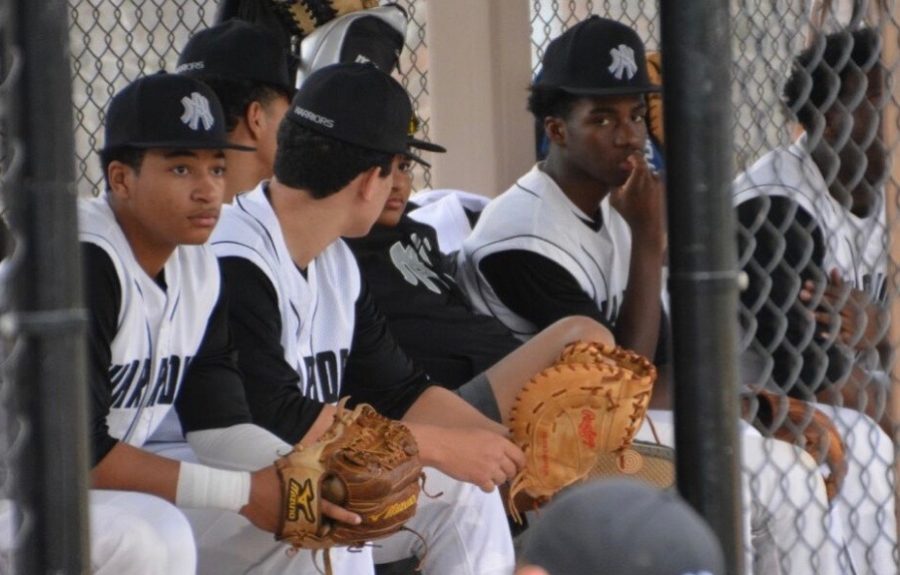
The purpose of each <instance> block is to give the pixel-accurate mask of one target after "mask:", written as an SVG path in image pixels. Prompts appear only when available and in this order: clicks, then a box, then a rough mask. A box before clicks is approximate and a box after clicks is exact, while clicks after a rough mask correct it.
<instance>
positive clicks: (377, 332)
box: [341, 280, 431, 419]
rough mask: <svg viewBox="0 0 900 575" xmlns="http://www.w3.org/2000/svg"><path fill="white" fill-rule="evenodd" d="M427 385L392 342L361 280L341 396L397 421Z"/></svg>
mask: <svg viewBox="0 0 900 575" xmlns="http://www.w3.org/2000/svg"><path fill="white" fill-rule="evenodd" d="M423 335H425V334H423ZM430 385H431V381H430V380H429V379H428V376H427V375H425V372H423V371H422V370H421V369H419V368H418V367H417V366H416V365H415V364H414V363H413V361H412V360H411V359H410V358H409V356H407V355H406V353H405V352H404V351H403V350H402V349H401V348H400V346H399V344H398V343H397V340H396V339H394V336H393V335H392V334H391V331H390V329H388V323H387V320H386V319H385V317H384V315H382V313H381V312H380V311H379V310H378V308H377V306H376V304H375V299H374V298H373V297H372V293H371V291H370V290H369V287H368V284H367V283H366V281H365V280H363V281H362V287H361V288H360V295H359V298H358V299H357V301H356V327H355V330H354V333H353V344H352V346H351V348H350V356H349V358H348V359H347V369H346V371H345V372H344V384H343V386H342V388H341V394H342V395H349V396H350V401H349V402H348V404H351V405H355V404H357V403H371V404H372V405H373V406H374V407H375V409H377V410H378V412H379V413H381V414H382V415H384V416H386V417H390V418H392V419H400V418H402V417H403V414H405V413H406V410H408V409H409V408H410V406H411V405H412V404H413V403H414V402H415V401H416V399H418V397H419V396H420V395H421V394H422V392H424V391H425V389H427V388H428V387H429V386H430Z"/></svg>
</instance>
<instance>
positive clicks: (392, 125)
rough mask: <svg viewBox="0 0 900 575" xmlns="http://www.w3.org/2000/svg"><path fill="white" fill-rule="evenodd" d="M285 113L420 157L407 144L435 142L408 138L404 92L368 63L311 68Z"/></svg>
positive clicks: (360, 142)
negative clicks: (312, 69) (411, 151)
mask: <svg viewBox="0 0 900 575" xmlns="http://www.w3.org/2000/svg"><path fill="white" fill-rule="evenodd" d="M285 118H286V119H287V120H288V121H291V122H294V123H296V124H299V125H301V126H303V127H304V128H307V129H309V130H312V131H313V132H317V133H319V134H322V135H325V136H329V137H332V138H334V139H336V140H340V141H342V142H346V143H348V144H354V145H356V146H360V147H363V148H367V149H370V150H375V151H378V152H386V153H389V154H402V155H405V156H409V157H410V158H412V159H413V160H415V161H417V162H422V163H424V161H423V160H422V159H421V158H419V157H418V156H416V155H415V154H412V153H410V151H409V146H413V147H418V148H421V149H429V148H425V147H424V146H423V144H427V145H428V146H429V147H430V148H432V149H434V148H439V147H440V146H437V145H436V144H429V143H427V142H422V141H421V140H413V138H412V137H411V134H410V126H411V124H412V121H411V118H413V109H412V103H411V102H410V101H409V95H408V94H407V93H406V90H404V89H403V86H401V85H400V83H399V82H397V80H395V79H394V78H392V77H391V76H390V75H388V74H386V73H384V72H382V71H381V70H379V69H378V68H376V67H375V66H374V65H372V64H360V63H355V62H351V63H346V64H332V65H330V66H325V67H323V68H320V69H318V70H316V71H315V72H313V73H312V74H310V75H309V76H308V77H307V78H306V79H305V80H304V81H303V84H302V85H301V86H300V89H299V90H297V94H296V95H294V99H293V101H292V102H291V107H290V109H289V110H288V112H287V114H286V115H285ZM413 141H415V143H416V145H414V144H413Z"/></svg>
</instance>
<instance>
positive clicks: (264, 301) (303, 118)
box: [212, 63, 524, 574]
mask: <svg viewBox="0 0 900 575" xmlns="http://www.w3.org/2000/svg"><path fill="white" fill-rule="evenodd" d="M360 94H365V95H366V97H365V98H360V97H359V95H360ZM411 117H412V107H411V104H410V101H409V97H408V95H407V94H406V92H405V91H404V90H403V88H402V87H401V86H400V85H399V84H398V83H397V82H396V81H395V80H393V79H392V78H391V77H390V76H388V75H387V74H385V73H383V72H381V71H379V70H378V69H377V68H375V67H374V66H372V65H367V64H355V63H354V64H337V65H334V66H328V67H326V68H323V69H321V70H319V71H318V72H316V73H314V74H312V75H310V76H309V77H308V78H307V79H306V80H305V81H304V84H303V86H301V88H300V90H299V91H298V92H297V94H296V96H295V97H294V100H293V102H292V104H291V107H290V109H289V110H288V113H287V114H286V116H285V118H284V120H283V121H282V123H281V126H280V128H279V133H278V151H277V155H276V160H275V165H274V174H275V175H274V177H273V178H272V180H270V181H264V182H262V183H261V184H260V185H258V186H257V187H256V189H254V190H253V191H251V192H247V193H245V194H241V195H239V196H238V197H237V198H236V200H235V204H234V205H233V206H231V207H230V208H229V209H226V210H224V211H223V216H222V221H221V222H220V223H219V227H217V229H216V231H215V233H214V235H213V239H212V245H213V247H214V249H215V251H216V254H217V255H218V256H219V258H220V263H221V266H222V269H223V273H224V286H225V291H226V292H227V294H228V297H229V308H230V312H229V313H230V318H231V325H232V327H233V329H232V331H233V333H234V336H235V343H236V346H237V349H238V353H239V364H240V368H241V370H242V371H243V372H244V373H245V374H246V376H247V377H246V380H245V383H246V393H247V399H248V402H249V404H250V408H251V412H252V414H253V417H254V420H255V421H257V422H259V423H260V424H261V425H263V426H264V427H266V428H268V429H270V430H272V431H273V432H274V433H276V434H277V435H279V436H280V437H282V438H283V439H285V440H287V441H296V440H298V439H301V438H303V437H315V436H317V434H318V433H320V432H321V429H322V428H323V423H325V422H327V420H328V419H330V417H328V414H329V413H330V412H331V411H332V410H333V407H331V405H330V404H331V403H333V402H335V401H336V400H337V399H338V398H339V397H342V396H350V398H351V402H360V401H365V402H368V403H371V404H373V405H374V406H375V407H376V408H377V409H378V410H379V411H381V412H382V413H383V414H384V415H387V416H389V417H392V418H396V419H402V420H403V421H404V422H405V423H407V424H408V425H409V426H410V428H411V429H412V431H413V433H414V435H415V436H416V439H417V440H418V442H419V446H420V454H421V457H422V460H423V463H425V464H426V465H430V466H431V467H430V468H429V469H427V471H426V474H427V482H426V490H428V488H429V487H430V489H433V490H434V491H435V492H443V496H441V497H440V498H437V499H429V498H427V497H422V498H420V504H419V505H420V506H419V509H418V511H417V514H416V517H415V518H414V519H413V520H412V521H411V522H410V523H409V524H408V525H409V527H410V528H412V529H413V530H415V531H416V532H418V533H419V535H420V536H421V539H420V538H418V537H417V536H415V535H412V534H408V533H401V534H397V535H394V536H391V537H389V538H387V539H385V540H383V541H380V542H379V547H377V548H376V549H375V550H374V552H373V553H374V555H375V559H376V561H377V562H379V563H380V562H385V561H391V560H395V559H399V558H403V557H407V556H409V555H410V554H414V555H417V556H420V557H423V555H424V553H425V545H427V556H424V557H423V559H424V565H423V570H424V572H426V573H479V574H481V573H485V574H487V573H508V572H510V571H512V567H513V555H512V543H511V538H510V535H509V527H508V525H507V522H506V519H505V513H504V510H503V507H502V504H501V502H500V499H499V497H498V495H497V493H496V490H495V489H494V487H495V486H496V485H500V484H502V483H505V482H506V481H507V480H508V479H509V478H511V477H512V476H514V475H515V473H516V472H517V471H518V469H519V468H520V467H521V465H522V464H523V462H524V456H523V454H522V453H521V451H520V450H519V449H518V448H517V447H515V446H514V445H513V444H512V443H511V442H509V440H507V439H506V438H505V434H506V430H505V429H504V428H502V426H500V425H499V424H497V423H495V422H493V421H490V420H489V419H487V418H486V417H484V416H483V415H481V414H480V413H479V412H477V411H476V410H475V409H473V408H472V407H470V406H469V405H468V404H467V403H465V402H464V401H462V400H461V399H460V398H459V397H458V396H456V395H455V394H453V393H451V392H449V391H447V390H445V389H443V388H440V387H439V386H434V385H431V383H430V382H429V380H428V378H427V376H425V374H424V373H423V372H422V371H420V370H418V369H417V368H416V367H415V366H414V365H413V364H412V363H411V362H410V360H409V359H408V358H407V357H406V356H405V355H404V354H403V352H402V351H401V350H400V348H399V347H398V346H397V344H396V342H395V341H394V340H393V338H392V337H391V336H390V332H389V331H387V329H386V324H385V320H384V318H383V317H382V316H381V315H380V314H379V313H378V312H377V311H376V309H375V307H374V304H373V301H372V298H371V294H370V293H369V291H368V289H367V287H366V285H365V283H364V282H363V281H362V278H361V275H360V272H359V268H358V266H357V264H356V261H355V260H354V258H353V255H352V253H351V252H350V250H349V249H348V248H347V246H346V244H345V243H344V242H343V241H342V240H341V239H340V238H341V237H342V236H358V235H362V234H365V233H367V232H368V231H369V228H370V227H371V225H372V223H373V222H374V221H375V219H376V218H377V217H378V215H379V214H380V213H381V210H382V208H383V206H384V203H385V201H386V200H387V196H388V194H389V193H390V189H391V182H392V177H391V174H392V170H394V169H395V168H396V164H397V163H398V162H399V157H400V155H401V154H405V153H406V150H407V145H408V143H409V142H408V134H407V130H408V125H409V120H410V118H411ZM438 470H440V471H438ZM478 487H480V488H481V489H478Z"/></svg>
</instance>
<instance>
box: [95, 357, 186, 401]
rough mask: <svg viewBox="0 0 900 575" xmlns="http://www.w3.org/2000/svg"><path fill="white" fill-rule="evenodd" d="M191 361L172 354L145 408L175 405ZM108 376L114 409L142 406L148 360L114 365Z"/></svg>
mask: <svg viewBox="0 0 900 575" xmlns="http://www.w3.org/2000/svg"><path fill="white" fill-rule="evenodd" d="M191 359H192V358H191V357H186V358H184V359H182V358H181V357H179V356H177V355H173V356H169V357H167V358H164V359H163V360H162V362H161V364H160V366H159V372H158V374H157V376H156V382H155V383H154V384H153V389H152V390H151V391H150V397H149V398H148V400H147V403H146V404H145V405H146V406H150V405H171V404H173V403H174V402H175V394H176V392H177V391H178V384H179V382H181V380H182V378H183V377H184V374H185V372H186V371H187V369H188V367H189V366H190V364H191ZM138 374H139V375H138ZM109 375H110V379H111V381H112V384H113V391H112V398H111V399H112V407H113V408H119V409H121V408H135V407H138V406H139V405H141V397H142V396H143V392H144V388H146V387H147V384H148V382H149V379H150V360H149V359H145V360H144V361H138V360H135V361H133V362H131V363H130V364H128V365H113V366H112V367H110V369H109Z"/></svg>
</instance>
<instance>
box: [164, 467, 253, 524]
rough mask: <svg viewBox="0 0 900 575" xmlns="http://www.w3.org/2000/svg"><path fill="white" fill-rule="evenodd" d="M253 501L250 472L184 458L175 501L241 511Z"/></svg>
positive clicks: (177, 503)
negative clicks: (190, 461)
mask: <svg viewBox="0 0 900 575" xmlns="http://www.w3.org/2000/svg"><path fill="white" fill-rule="evenodd" d="M249 501H250V473H248V472H246V471H229V470H227V469H216V468H214V467H207V466H205V465H198V464H196V463H188V462H186V461H182V462H181V469H180V470H179V472H178V489H177V491H176V493H175V504H176V505H178V506H179V507H201V508H210V507H211V508H214V509H225V510H227V511H234V512H235V513H237V512H239V511H240V510H241V508H242V507H243V506H244V505H247V503H248V502H249Z"/></svg>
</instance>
